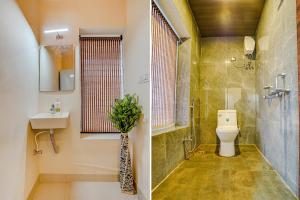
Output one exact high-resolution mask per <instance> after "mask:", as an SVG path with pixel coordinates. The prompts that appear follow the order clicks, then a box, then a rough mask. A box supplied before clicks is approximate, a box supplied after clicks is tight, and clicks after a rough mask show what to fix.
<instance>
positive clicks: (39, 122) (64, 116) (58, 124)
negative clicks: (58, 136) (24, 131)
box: [30, 112, 69, 129]
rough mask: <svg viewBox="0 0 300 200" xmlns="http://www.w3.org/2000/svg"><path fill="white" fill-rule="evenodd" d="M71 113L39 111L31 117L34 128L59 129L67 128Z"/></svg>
mask: <svg viewBox="0 0 300 200" xmlns="http://www.w3.org/2000/svg"><path fill="white" fill-rule="evenodd" d="M68 120H69V113H68V112H62V113H55V114H51V113H38V114H36V115H34V116H33V117H31V118H30V123H31V127H32V128H33V129H58V128H67V126H68Z"/></svg>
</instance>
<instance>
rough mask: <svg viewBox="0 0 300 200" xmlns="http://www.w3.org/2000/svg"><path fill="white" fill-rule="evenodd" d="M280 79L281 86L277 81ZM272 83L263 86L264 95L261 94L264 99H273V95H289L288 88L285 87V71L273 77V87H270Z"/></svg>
mask: <svg viewBox="0 0 300 200" xmlns="http://www.w3.org/2000/svg"><path fill="white" fill-rule="evenodd" d="M279 79H280V80H281V83H282V84H281V86H282V87H280V86H279V85H280V84H279V82H280V80H279ZM272 88H273V86H272V85H267V86H265V87H264V90H265V95H264V96H263V98H264V99H273V98H275V97H282V96H283V95H289V94H290V89H288V88H287V87H286V73H280V74H277V76H276V79H275V89H274V90H273V89H272Z"/></svg>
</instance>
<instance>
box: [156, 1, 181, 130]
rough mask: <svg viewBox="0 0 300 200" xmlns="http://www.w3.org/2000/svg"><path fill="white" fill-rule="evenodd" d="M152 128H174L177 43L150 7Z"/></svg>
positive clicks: (158, 11) (170, 30)
mask: <svg viewBox="0 0 300 200" xmlns="http://www.w3.org/2000/svg"><path fill="white" fill-rule="evenodd" d="M151 21H152V22H151V23H152V30H151V31H152V63H151V78H152V82H151V83H152V128H154V129H159V128H166V127H170V126H172V125H175V114H176V111H175V106H176V105H175V96H176V65H177V41H178V38H177V36H176V34H175V33H174V31H173V29H172V28H171V26H170V25H169V24H168V22H167V20H166V19H165V18H164V16H163V15H162V13H161V12H160V10H159V8H158V7H157V6H156V5H155V3H153V4H152V20H151Z"/></svg>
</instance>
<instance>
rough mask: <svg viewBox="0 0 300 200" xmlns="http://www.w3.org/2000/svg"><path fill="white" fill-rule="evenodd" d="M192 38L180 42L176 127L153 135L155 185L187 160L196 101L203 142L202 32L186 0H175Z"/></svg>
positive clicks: (196, 128) (198, 128)
mask: <svg viewBox="0 0 300 200" xmlns="http://www.w3.org/2000/svg"><path fill="white" fill-rule="evenodd" d="M173 2H174V4H175V6H176V8H177V11H178V13H179V15H180V17H181V18H182V20H183V22H184V24H185V26H186V29H187V31H188V33H189V35H190V38H189V39H188V40H186V41H185V42H184V43H183V44H181V45H180V46H179V52H178V54H179V55H178V68H177V74H178V77H177V88H176V93H177V94H176V109H177V113H176V125H179V126H185V128H182V127H180V128H178V127H177V128H176V129H175V130H173V131H166V132H164V133H161V134H159V135H155V136H152V188H154V187H155V186H156V185H157V184H159V183H160V182H161V181H162V180H163V179H164V178H165V177H166V176H167V175H168V174H169V173H170V172H171V171H172V170H173V169H175V167H177V166H178V164H180V162H182V161H183V160H184V147H183V139H184V138H186V137H187V136H188V134H190V130H191V129H190V125H191V124H190V120H191V118H190V108H189V105H191V103H192V101H193V100H194V102H195V114H194V117H195V122H196V123H195V132H196V134H197V144H200V123H199V121H200V92H199V89H200V33H199V30H198V27H197V24H196V22H195V21H194V18H193V15H192V12H191V10H190V7H189V5H188V2H187V1H182V0H174V1H173Z"/></svg>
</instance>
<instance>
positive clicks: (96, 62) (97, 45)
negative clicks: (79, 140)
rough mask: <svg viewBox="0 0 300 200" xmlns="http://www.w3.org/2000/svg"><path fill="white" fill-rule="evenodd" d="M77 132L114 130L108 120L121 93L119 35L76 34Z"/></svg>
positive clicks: (107, 131) (108, 131) (109, 131)
mask: <svg viewBox="0 0 300 200" xmlns="http://www.w3.org/2000/svg"><path fill="white" fill-rule="evenodd" d="M80 57H81V132H82V133H111V132H118V131H117V130H116V129H115V128H114V127H113V125H112V123H111V122H110V121H109V120H108V115H107V114H108V112H109V111H110V110H111V107H112V106H113V104H114V102H115V99H117V98H120V95H121V69H122V68H121V37H80Z"/></svg>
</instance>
